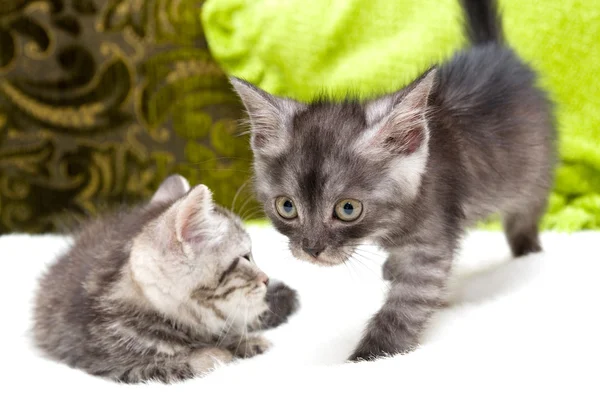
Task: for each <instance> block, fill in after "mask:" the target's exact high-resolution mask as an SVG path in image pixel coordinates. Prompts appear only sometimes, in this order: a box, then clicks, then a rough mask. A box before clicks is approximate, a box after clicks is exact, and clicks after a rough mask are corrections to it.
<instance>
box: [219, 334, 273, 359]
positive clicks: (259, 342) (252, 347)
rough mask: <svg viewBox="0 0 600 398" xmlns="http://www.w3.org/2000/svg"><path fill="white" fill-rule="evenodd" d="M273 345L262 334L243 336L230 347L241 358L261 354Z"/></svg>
mask: <svg viewBox="0 0 600 398" xmlns="http://www.w3.org/2000/svg"><path fill="white" fill-rule="evenodd" d="M270 347H271V343H270V342H269V341H268V340H267V339H265V338H264V337H262V336H248V337H242V338H241V339H240V340H239V341H238V342H237V343H232V344H231V345H230V346H229V347H228V348H229V349H230V350H231V352H233V355H235V356H236V357H239V358H251V357H254V356H257V355H260V354H262V353H264V352H265V351H267V350H268V349H269V348H270Z"/></svg>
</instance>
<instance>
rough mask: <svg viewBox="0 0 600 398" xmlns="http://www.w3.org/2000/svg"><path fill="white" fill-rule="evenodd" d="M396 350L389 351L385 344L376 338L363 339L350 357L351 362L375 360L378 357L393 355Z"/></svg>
mask: <svg viewBox="0 0 600 398" xmlns="http://www.w3.org/2000/svg"><path fill="white" fill-rule="evenodd" d="M393 354H394V352H393V351H392V352H389V351H388V350H386V349H384V347H383V345H382V344H380V342H378V341H376V340H369V339H363V340H362V341H361V342H360V344H359V345H358V347H357V348H356V349H355V350H354V352H353V353H352V355H350V357H349V358H348V361H350V362H360V361H374V360H376V359H378V358H383V357H387V356H391V355H393Z"/></svg>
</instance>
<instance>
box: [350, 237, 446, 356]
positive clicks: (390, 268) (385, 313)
mask: <svg viewBox="0 0 600 398" xmlns="http://www.w3.org/2000/svg"><path fill="white" fill-rule="evenodd" d="M451 253H452V251H450V250H447V249H446V248H445V247H439V246H432V245H411V246H406V247H402V248H399V249H398V250H395V251H394V252H393V253H392V254H391V255H390V257H389V258H388V260H387V262H386V264H385V266H384V274H385V276H386V279H388V280H391V281H392V285H391V288H390V291H389V292H388V296H387V299H386V301H385V303H384V305H383V307H382V308H381V309H380V310H379V312H377V314H375V316H374V317H373V318H372V319H371V320H370V322H369V325H368V326H367V329H366V332H365V334H364V336H363V338H362V340H361V342H360V343H359V345H358V348H357V349H356V350H355V352H354V353H353V354H352V355H351V357H350V360H351V361H356V360H371V359H375V358H377V357H381V356H385V355H394V354H402V353H406V352H409V351H412V350H413V349H415V348H416V346H417V345H418V344H419V338H420V336H421V333H422V331H423V328H424V327H425V324H426V322H427V321H428V320H429V318H430V317H431V315H432V314H433V313H434V311H436V310H437V309H439V308H441V307H442V306H443V305H444V303H445V285H446V281H447V279H448V276H449V273H450V268H451V263H452V255H451Z"/></svg>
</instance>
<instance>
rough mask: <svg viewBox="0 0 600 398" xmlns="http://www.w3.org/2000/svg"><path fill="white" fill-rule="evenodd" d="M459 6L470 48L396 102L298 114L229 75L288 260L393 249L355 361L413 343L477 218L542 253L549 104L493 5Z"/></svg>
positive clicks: (551, 155)
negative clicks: (372, 246)
mask: <svg viewBox="0 0 600 398" xmlns="http://www.w3.org/2000/svg"><path fill="white" fill-rule="evenodd" d="M462 5H463V9H464V11H465V17H466V25H467V26H466V33H467V35H468V37H469V38H470V41H471V46H470V48H467V49H465V50H462V51H459V52H457V53H456V54H455V55H454V56H453V57H452V58H451V59H450V60H449V61H447V62H445V63H442V64H440V65H436V66H434V67H432V68H430V69H429V70H427V71H426V72H425V73H423V74H422V75H421V76H420V77H419V78H418V79H416V80H415V81H414V82H412V83H411V84H409V85H408V86H407V87H405V88H402V89H400V90H398V91H396V92H393V93H391V94H389V95H384V96H381V97H378V98H374V99H371V100H368V101H363V102H359V101H357V100H353V99H347V100H345V101H341V102H336V101H332V100H327V99H317V100H316V101H314V102H312V103H300V102H297V101H294V100H292V99H289V98H280V97H276V96H273V95H270V94H268V93H266V92H264V91H262V90H260V89H258V88H257V87H254V86H253V85H251V84H249V83H247V82H245V81H242V80H239V79H236V78H232V84H233V86H234V88H235V90H236V91H237V92H238V94H239V96H240V97H241V99H242V101H243V102H244V104H245V107H246V109H247V111H248V113H249V116H250V123H251V133H252V135H251V145H252V148H253V152H254V155H255V163H254V168H255V174H256V177H255V178H256V184H255V185H256V191H257V196H258V198H259V200H260V201H261V202H262V203H263V204H264V209H265V211H266V214H267V215H268V217H269V218H270V219H271V220H272V222H273V224H274V226H275V227H276V228H277V229H278V230H279V231H280V232H281V233H282V234H284V235H286V236H287V237H288V238H289V241H290V243H289V244H290V249H291V251H292V253H293V254H294V255H295V256H296V257H298V258H300V259H306V260H309V261H313V262H315V263H317V264H322V265H334V264H339V263H342V262H344V261H345V260H347V259H348V258H349V257H350V256H351V255H352V254H353V252H354V249H355V247H356V246H357V245H358V244H360V243H362V242H365V241H374V242H375V243H377V244H379V245H380V246H381V247H383V248H385V249H386V250H387V251H388V252H389V257H388V259H387V261H386V262H385V265H384V277H385V278H386V279H388V280H391V288H390V291H389V293H388V296H387V300H386V302H385V304H384V305H383V307H382V308H381V309H380V311H379V312H378V313H377V314H375V315H374V317H373V318H372V319H371V321H370V323H369V325H368V327H367V329H366V331H365V334H364V336H363V338H362V341H361V342H360V344H359V345H358V347H357V348H356V350H355V352H354V353H353V354H352V355H351V356H350V359H351V360H358V359H367V360H368V359H372V358H377V357H380V356H383V355H386V354H397V353H406V352H409V351H411V350H413V349H414V348H415V347H416V346H418V344H419V340H420V336H421V334H422V331H423V329H424V327H425V326H426V324H427V322H428V320H429V319H430V317H431V315H432V314H433V313H434V312H435V311H436V310H437V309H439V308H440V307H442V306H443V305H444V303H445V300H446V297H445V294H446V291H445V290H446V285H447V281H448V277H449V274H450V272H451V268H452V262H453V257H454V255H455V252H456V249H457V248H458V246H459V243H460V239H461V237H462V236H463V233H464V231H465V229H466V228H467V227H469V226H472V225H473V224H474V223H475V222H476V221H477V220H481V219H483V218H486V217H488V216H490V215H493V214H498V213H499V214H501V215H502V218H503V222H504V226H505V231H506V236H507V239H508V243H509V245H510V248H511V249H512V253H513V254H514V255H515V256H522V255H525V254H528V253H533V252H538V251H540V250H541V246H540V242H539V238H538V222H539V219H540V217H541V216H542V214H543V213H544V211H545V208H546V202H547V196H548V193H549V190H550V188H551V185H552V181H553V165H554V159H555V135H556V134H555V128H554V120H553V116H552V104H551V102H550V101H549V99H548V98H547V95H546V94H545V93H544V91H542V90H541V89H540V88H538V87H537V82H536V75H535V73H534V71H533V70H532V69H531V68H530V67H529V66H527V65H526V64H525V63H524V62H523V61H522V60H521V59H520V58H519V57H518V55H517V54H516V53H515V52H514V51H513V50H512V49H510V48H509V46H508V45H507V44H506V43H505V42H504V40H503V34H502V29H501V21H500V18H499V16H498V14H497V7H496V4H495V2H494V1H483V0H481V1H479V0H464V1H463V2H462Z"/></svg>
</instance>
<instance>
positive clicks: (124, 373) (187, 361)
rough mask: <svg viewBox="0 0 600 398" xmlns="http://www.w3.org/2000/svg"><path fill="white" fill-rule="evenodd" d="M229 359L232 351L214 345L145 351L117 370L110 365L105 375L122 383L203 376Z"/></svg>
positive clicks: (229, 360) (168, 380)
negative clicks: (188, 350) (185, 350)
mask: <svg viewBox="0 0 600 398" xmlns="http://www.w3.org/2000/svg"><path fill="white" fill-rule="evenodd" d="M232 360H233V355H232V354H231V352H229V351H227V350H224V349H221V348H216V347H215V348H204V349H198V350H194V351H192V352H191V353H190V354H187V355H183V354H180V355H173V356H165V355H160V356H158V355H156V356H151V355H146V356H142V357H139V358H136V359H135V360H134V362H133V363H130V364H129V366H127V367H126V368H125V369H121V371H120V372H118V373H117V372H115V369H111V372H110V373H111V374H109V375H107V376H109V377H111V378H113V379H116V380H118V381H121V382H124V383H141V382H146V381H152V380H155V381H161V382H163V383H173V382H177V381H183V380H187V379H191V378H193V377H199V376H202V375H204V374H205V373H207V372H210V371H211V370H212V369H213V368H214V367H215V366H217V365H219V364H221V363H228V362H231V361H232Z"/></svg>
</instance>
